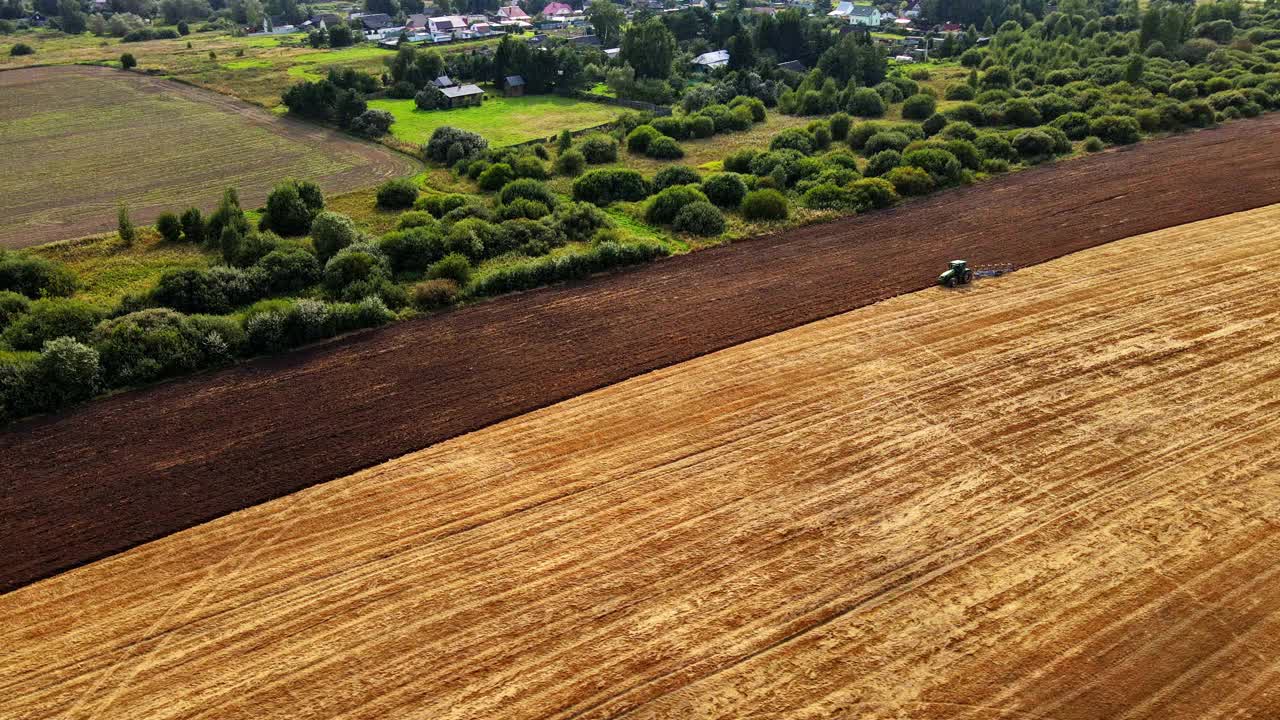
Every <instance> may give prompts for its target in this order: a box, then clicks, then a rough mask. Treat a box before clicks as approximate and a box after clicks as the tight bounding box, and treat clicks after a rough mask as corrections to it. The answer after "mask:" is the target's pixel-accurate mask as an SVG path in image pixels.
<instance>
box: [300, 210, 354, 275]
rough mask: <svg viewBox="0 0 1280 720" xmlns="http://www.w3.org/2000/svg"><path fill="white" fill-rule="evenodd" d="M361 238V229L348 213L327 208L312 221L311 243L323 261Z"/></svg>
mask: <svg viewBox="0 0 1280 720" xmlns="http://www.w3.org/2000/svg"><path fill="white" fill-rule="evenodd" d="M359 238H360V231H359V230H358V229H357V228H356V224H355V223H354V222H352V221H351V218H349V217H347V216H346V215H341V214H338V213H336V212H332V211H329V210H326V211H324V212H322V213H320V214H319V215H316V217H315V219H314V220H312V221H311V243H312V245H314V246H315V249H316V255H317V256H318V257H319V258H320V260H321V261H322V262H323V261H325V260H328V259H329V258H331V257H333V256H334V255H336V254H337V253H338V251H339V250H341V249H342V248H344V247H346V246H348V245H350V244H351V243H354V242H355V241H356V240H358V239H359Z"/></svg>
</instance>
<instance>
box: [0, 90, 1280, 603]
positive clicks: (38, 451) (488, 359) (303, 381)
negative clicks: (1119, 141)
mask: <svg viewBox="0 0 1280 720" xmlns="http://www.w3.org/2000/svg"><path fill="white" fill-rule="evenodd" d="M1276 202H1280V115H1277V114H1272V115H1269V116H1264V117H1262V118H1259V119H1256V120H1250V121H1242V122H1238V123H1231V124H1228V125H1225V126H1223V127H1221V128H1217V129H1214V130H1210V131H1205V132H1199V133H1194V134H1188V135H1182V136H1178V137H1173V138H1169V139H1165V140H1160V141H1156V142H1150V143H1143V144H1140V145H1138V146H1136V147H1133V148H1130V149H1125V150H1122V151H1115V152H1106V153H1100V154H1097V155H1092V156H1089V157H1086V158H1081V159H1078V160H1072V161H1070V162H1064V163H1060V164H1057V165H1055V166H1052V167H1042V168H1038V169H1034V170H1028V171H1025V172H1020V173H1016V174H1014V175H1010V176H1005V177H1002V178H997V179H993V180H991V181H989V182H987V183H983V184H982V185H979V186H976V187H972V188H965V189H960V190H955V191H949V192H943V193H938V194H936V195H934V196H932V197H929V198H927V199H923V200H921V201H918V202H913V203H910V204H907V205H904V206H903V207H901V208H898V209H895V210H891V211H884V212H877V213H873V214H869V215H867V216H864V217H857V218H848V219H844V220H840V221H836V222H832V223H828V224H824V225H814V226H810V227H805V228H800V229H796V230H791V231H788V232H787V233H783V234H779V235H776V236H767V237H761V238H756V239H753V240H751V241H749V242H741V243H736V244H734V245H732V246H729V247H724V248H717V249H713V250H707V251H703V252H699V253H696V254H694V255H692V256H689V257H683V258H679V259H676V260H672V261H665V262H659V263H654V264H652V265H649V266H646V267H643V268H640V269H636V270H634V271H631V272H627V273H620V274H615V275H612V276H609V277H603V278H596V279H594V280H593V281H592V282H590V283H581V284H574V285H568V286H562V287H557V288H550V289H546V290H542V291H538V292H531V293H522V294H518V295H513V296H509V297H506V298H502V299H499V300H495V301H493V302H487V303H481V304H477V305H474V306H471V307H467V308H463V309H461V310H459V311H456V312H451V313H447V314H444V315H440V316H435V317H430V318H425V319H423V320H420V321H414V322H406V323H400V324H397V325H396V326H394V327H391V328H386V329H383V330H380V331H376V332H369V333H363V334H358V335H354V336H350V337H347V338H344V339H341V340H339V341H336V342H333V343H329V344H326V345H323V346H319V347H316V348H311V349H308V350H305V351H301V352H295V353H289V354H286V355H283V356H279V357H274V358H269V359H263V360H259V361H255V362H252V363H247V364H244V365H241V366H239V367H236V368H232V369H229V370H227V371H225V372H219V373H212V374H208V375H204V376H200V377H193V378H188V379H184V380H181V381H176V382H171V383H166V384H163V385H160V386H156V387H152V388H147V389H145V390H141V391H138V392H129V393H122V394H119V395H116V396H114V397H111V398H108V399H105V400H102V401H99V402H95V403H92V404H90V405H88V406H86V407H83V408H79V409H77V410H75V411H73V412H70V413H68V414H66V415H62V416H58V417H53V418H45V419H39V420H36V421H33V422H29V423H26V424H24V425H21V426H18V427H17V428H15V429H12V430H9V431H6V432H3V433H0V455H3V456H4V457H5V458H6V459H9V460H10V462H9V463H8V464H7V465H5V466H3V468H2V469H0V547H5V548H8V549H9V550H10V551H9V552H8V553H6V554H3V555H0V590H11V589H13V588H16V587H20V586H22V585H24V584H26V583H29V582H32V581H34V580H36V579H39V578H43V577H48V576H50V575H52V574H54V573H57V572H60V571H63V570H66V569H68V568H71V567H75V566H78V565H81V564H84V563H86V562H91V561H93V560H96V559H99V558H102V557H105V556H107V555H110V554H112V553H116V552H120V551H122V550H125V549H127V548H130V547H134V546H136V545H138V544H140V543H143V542H146V541H150V540H154V539H156V538H159V537H163V536H164V535H166V534H168V533H171V532H175V531H177V530H181V529H183V528H187V527H191V526H193V525H196V524H199V523H202V522H206V521H208V520H212V519H214V518H216V517H219V516H221V515H224V514H226V513H229V512H234V511H236V510H239V509H241V508H244V507H248V506H251V505H253V504H256V503H260V502H264V501H267V500H270V499H273V498H278V497H281V496H282V495H285V494H287V493H290V492H293V491H296V490H299V489H301V488H304V487H307V486H310V485H314V484H316V483H319V482H323V481H327V480H330V479H333V478H335V477H340V476H343V475H346V474H349V473H352V472H356V471H358V470H360V469H363V468H367V467H370V466H372V465H375V464H377V463H379V462H383V461H385V460H387V459H390V458H394V457H399V456H401V455H404V454H405V453H408V452H413V451H416V450H419V449H421V448H423V447H426V446H428V445H431V444H434V443H437V442H440V441H441V440H444V439H448V438H452V437H456V436H458V435H460V434H462V433H465V432H469V431H472V430H476V429H479V428H482V427H485V426H487V425H490V424H492V423H494V422H498V421H500V420H503V419H505V418H509V417H513V416H516V415H519V414H521V413H524V412H528V411H530V410H533V409H537V408H540V407H545V406H547V405H549V404H551V403H553V402H557V401H560V400H563V399H565V398H568V397H573V396H575V395H578V394H581V393H583V392H587V391H590V390H593V389H596V388H600V387H603V386H606V385H609V384H612V383H616V382H618V381H620V380H624V379H626V378H630V377H634V376H637V375H639V374H642V373H645V372H648V371H651V370H654V369H656V368H660V367H665V366H667V365H670V364H672V363H676V362H681V361H685V360H688V359H690V358H693V357H697V356H699V355H702V354H705V353H708V352H713V351H715V350H719V349H722V348H725V347H729V346H733V345H737V344H739V343H743V342H746V341H749V340H752V339H755V338H759V337H763V336H766V335H769V334H771V333H775V332H778V331H781V330H785V329H788V328H792V327H795V326H797V325H800V324H803V323H807V322H812V321H814V320H817V319H821V318H825V317H829V316H831V315H833V314H835V313H839V312H845V311H848V310H851V309H853V308H857V307H861V306H863V305H866V304H868V303H872V302H875V301H878V300H883V299H885V298H888V297H892V296H894V295H898V294H901V293H903V292H909V291H911V290H916V289H919V288H921V287H924V286H926V285H928V284H930V283H931V281H932V278H934V277H935V276H936V274H937V273H938V272H939V270H940V268H942V267H945V263H946V261H947V260H949V259H951V258H954V257H964V258H967V259H969V260H970V261H973V262H976V263H979V264H982V263H1000V262H1012V263H1015V264H1018V265H1025V264H1029V263H1035V262H1042V261H1044V260H1047V259H1051V258H1053V257H1056V256H1059V255H1062V254H1065V253H1069V252H1074V251H1077V250H1081V249H1084V248H1087V247H1092V246H1095V245H1098V244H1100V243H1105V242H1109V241H1111V240H1116V239H1119V238H1123V237H1128V236H1131V235H1136V234H1139V233H1142V232H1147V231H1151V230H1156V229H1159V228H1164V227H1167V226H1170V225H1177V224H1181V223H1185V222H1189V221H1193V220H1200V219H1203V218H1206V217H1211V216H1215V215H1220V214H1225V213H1229V212H1234V211H1239V210H1245V209H1252V208H1255V207H1258V206H1261V205H1267V204H1271V203H1276ZM1186 282H1187V284H1198V283H1199V282H1200V279H1199V278H1187V279H1186ZM1072 286H1073V283H1072V282H1071V281H1069V280H1063V281H1062V283H1060V285H1059V288H1058V289H1059V291H1060V292H1061V291H1065V288H1066V287H1072ZM1082 292H1088V290H1087V288H1086V289H1085V290H1082ZM1205 292H1208V291H1205ZM1034 302H1035V303H1037V305H1036V310H1049V309H1052V308H1053V307H1054V306H1056V303H1057V302H1058V300H1057V298H1056V296H1045V297H1042V298H1040V299H1037V300H1035V301H1034ZM1122 310H1123V309H1122V308H1121V309H1112V310H1105V309H1092V310H1090V312H1095V313H1102V314H1103V315H1106V314H1107V313H1111V314H1112V315H1115V316H1116V317H1120V315H1118V313H1121V312H1122ZM1006 312H1007V313H1008V314H1009V316H1010V318H1012V319H1017V318H1018V316H1019V314H1020V313H1021V312H1023V309H1022V308H1010V309H1007V310H1006ZM902 322H904V323H908V325H907V327H912V326H911V325H910V324H909V323H910V322H911V321H909V320H903V321H902ZM931 332H933V333H934V334H940V333H945V332H947V328H945V327H939V328H935V329H934V330H932V331H931ZM999 340H1000V341H1001V342H1012V343H1015V344H1016V343H1017V342H1018V341H1017V339H1014V338H1003V337H1002V338H999ZM1097 347H1098V351H1099V352H1112V351H1114V349H1113V348H1110V347H1107V346H1097ZM933 362H934V363H935V364H937V363H938V362H939V361H936V360H935V361H933ZM1028 362H1031V360H1028ZM942 367H944V366H943V365H937V368H942ZM1037 367H1038V369H1039V370H1041V371H1042V372H1046V373H1050V375H1051V377H1053V378H1057V377H1058V376H1059V375H1061V374H1063V373H1067V374H1068V376H1069V374H1070V369H1069V368H1063V367H1060V366H1057V365H1055V364H1054V363H1053V362H1052V360H1044V361H1040V362H1039V363H1038V365H1037ZM1051 399H1052V400H1055V401H1057V400H1060V398H1051ZM744 402H747V401H744ZM993 402H994V400H993ZM806 404H807V403H806V402H804V401H798V403H797V407H804V406H805V405H806ZM836 422H839V421H838V420H837V421H836ZM1020 429H1022V430H1026V429H1027V428H1026V427H1023V428H1020ZM227 478H235V479H236V480H235V482H228V481H227ZM548 497H549V496H548ZM544 499H545V498H544ZM491 510H492V512H493V513H495V514H500V513H501V511H502V508H501V507H494V508H492V509H491Z"/></svg>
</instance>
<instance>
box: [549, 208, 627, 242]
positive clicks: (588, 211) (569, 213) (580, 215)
mask: <svg viewBox="0 0 1280 720" xmlns="http://www.w3.org/2000/svg"><path fill="white" fill-rule="evenodd" d="M611 225H613V221H612V220H610V219H609V216H608V215H606V214H605V213H604V211H602V210H601V209H600V208H598V207H596V206H595V205H592V204H591V203H585V202H568V203H562V204H561V205H560V206H559V207H557V208H556V212H555V215H554V216H553V218H552V220H551V227H552V229H554V230H555V231H556V232H557V233H559V234H560V235H562V236H563V237H564V239H565V240H568V241H569V242H582V241H585V240H587V239H588V238H590V237H591V236H592V235H594V234H595V233H596V231H597V230H599V229H601V228H607V227H610V226H611Z"/></svg>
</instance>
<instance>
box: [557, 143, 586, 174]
mask: <svg viewBox="0 0 1280 720" xmlns="http://www.w3.org/2000/svg"><path fill="white" fill-rule="evenodd" d="M586 167H587V158H586V157H585V156H584V155H583V154H582V151H581V150H578V149H576V148H569V149H568V150H565V151H564V152H562V153H560V157H558V158H556V172H558V173H560V174H561V175H567V176H569V177H577V176H578V175H581V174H582V171H583V170H584V169H586Z"/></svg>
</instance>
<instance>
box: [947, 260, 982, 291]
mask: <svg viewBox="0 0 1280 720" xmlns="http://www.w3.org/2000/svg"><path fill="white" fill-rule="evenodd" d="M971 282H973V270H971V269H970V268H969V263H967V262H965V261H964V260H952V261H951V266H950V267H949V268H947V271H946V272H944V273H942V274H941V275H939V276H938V284H939V285H945V286H947V287H949V288H953V287H955V286H957V285H968V284H969V283H971Z"/></svg>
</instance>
